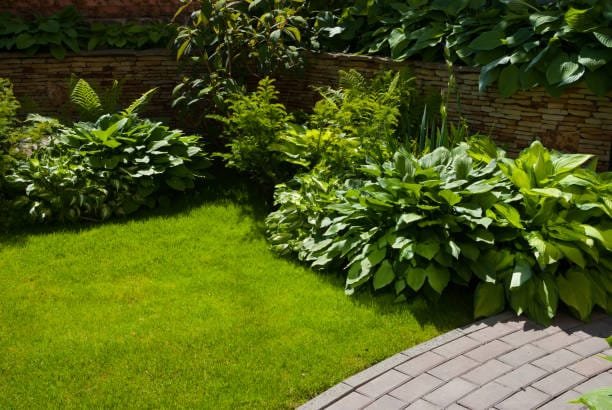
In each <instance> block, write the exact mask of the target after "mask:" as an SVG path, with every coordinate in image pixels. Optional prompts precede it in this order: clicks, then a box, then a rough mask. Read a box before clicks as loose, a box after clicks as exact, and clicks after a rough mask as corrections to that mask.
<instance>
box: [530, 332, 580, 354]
mask: <svg viewBox="0 0 612 410" xmlns="http://www.w3.org/2000/svg"><path fill="white" fill-rule="evenodd" d="M580 340H581V338H580V337H579V336H577V335H574V334H569V333H565V332H559V333H555V334H554V335H550V336H548V337H546V338H544V339H541V340H537V341H535V342H533V343H532V344H533V345H534V346H537V347H539V348H540V349H543V350H546V351H547V352H549V353H551V352H554V351H555V350H559V349H561V348H564V347H565V346H569V345H571V344H574V343H577V342H579V341H580Z"/></svg>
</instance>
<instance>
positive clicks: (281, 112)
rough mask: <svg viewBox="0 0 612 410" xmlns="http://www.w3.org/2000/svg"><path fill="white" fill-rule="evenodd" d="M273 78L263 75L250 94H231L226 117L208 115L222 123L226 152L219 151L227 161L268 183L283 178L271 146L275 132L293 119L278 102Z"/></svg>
mask: <svg viewBox="0 0 612 410" xmlns="http://www.w3.org/2000/svg"><path fill="white" fill-rule="evenodd" d="M273 83H274V81H273V80H271V79H269V78H265V79H263V80H261V81H260V82H259V85H258V87H257V90H256V91H255V92H253V93H250V94H241V93H238V94H233V95H232V96H231V97H230V98H229V100H228V102H227V104H228V112H229V115H228V117H222V116H211V117H212V118H215V119H217V120H218V121H220V122H222V123H223V124H224V126H225V130H224V135H225V137H226V138H227V139H228V140H229V143H228V144H227V147H228V148H229V150H230V151H229V152H228V153H224V154H220V155H221V157H223V158H224V159H225V160H226V161H227V165H228V166H229V167H232V168H236V169H238V170H240V171H242V172H246V173H250V174H251V175H252V176H254V177H255V179H257V180H259V181H260V182H266V183H271V184H272V185H273V184H275V183H277V182H280V181H282V180H284V178H285V177H286V176H287V174H286V172H283V166H282V160H281V159H280V157H279V155H278V153H276V152H274V151H273V150H272V144H274V143H275V142H276V140H277V138H278V134H279V133H280V132H281V131H282V130H284V129H286V128H287V127H288V125H289V124H290V123H291V122H292V121H293V117H292V116H291V115H290V114H287V111H286V109H285V106H283V105H282V104H279V103H278V102H277V100H278V91H276V89H275V88H274V85H273Z"/></svg>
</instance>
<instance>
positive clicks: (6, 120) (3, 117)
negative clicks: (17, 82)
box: [0, 78, 20, 143]
mask: <svg viewBox="0 0 612 410" xmlns="http://www.w3.org/2000/svg"><path fill="white" fill-rule="evenodd" d="M19 107H20V105H19V101H17V98H15V95H14V94H13V85H12V84H11V82H10V81H9V80H7V79H4V78H0V143H1V141H2V140H3V139H4V138H5V136H6V132H7V131H8V129H9V127H11V125H13V123H14V121H15V116H16V115H17V110H19Z"/></svg>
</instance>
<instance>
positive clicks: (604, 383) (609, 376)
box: [574, 371, 612, 394]
mask: <svg viewBox="0 0 612 410" xmlns="http://www.w3.org/2000/svg"><path fill="white" fill-rule="evenodd" d="M610 386H612V372H610V371H607V372H605V373H601V374H599V375H597V376H595V377H593V378H592V379H590V380H588V381H586V382H584V383H582V384H581V385H579V386H577V387H575V388H574V390H576V391H577V392H580V393H581V394H584V393H586V392H588V391H591V390H595V389H599V388H600V387H610Z"/></svg>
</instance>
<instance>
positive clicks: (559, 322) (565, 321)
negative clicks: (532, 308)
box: [548, 315, 584, 331]
mask: <svg viewBox="0 0 612 410" xmlns="http://www.w3.org/2000/svg"><path fill="white" fill-rule="evenodd" d="M582 325H584V323H583V322H581V321H580V320H578V319H576V318H573V317H571V316H568V315H558V316H556V317H555V318H554V319H553V321H552V323H551V325H550V326H549V327H548V330H549V331H555V330H570V329H574V328H577V327H579V326H582Z"/></svg>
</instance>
